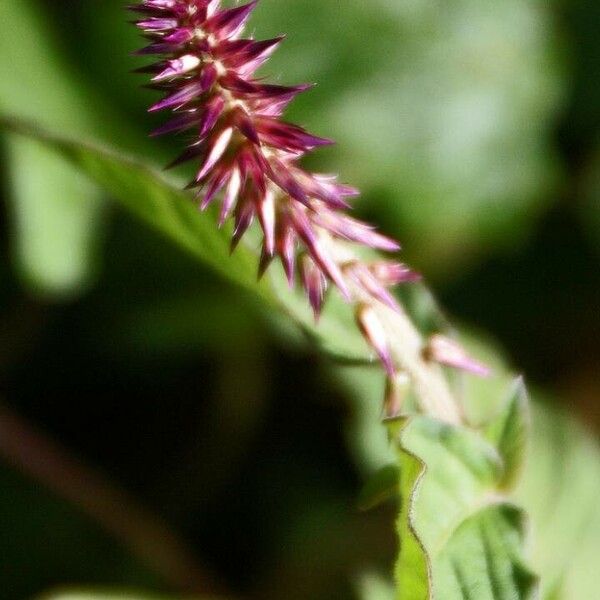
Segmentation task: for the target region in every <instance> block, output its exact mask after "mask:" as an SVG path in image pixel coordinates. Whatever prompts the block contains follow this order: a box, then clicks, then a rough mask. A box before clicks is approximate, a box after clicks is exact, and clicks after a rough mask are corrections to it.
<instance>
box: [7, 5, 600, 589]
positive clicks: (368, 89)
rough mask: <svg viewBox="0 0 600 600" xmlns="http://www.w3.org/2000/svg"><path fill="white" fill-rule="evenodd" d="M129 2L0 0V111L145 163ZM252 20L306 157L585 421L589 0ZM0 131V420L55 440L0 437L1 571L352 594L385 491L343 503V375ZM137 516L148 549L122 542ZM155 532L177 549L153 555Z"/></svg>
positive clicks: (598, 91)
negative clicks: (314, 142)
mask: <svg viewBox="0 0 600 600" xmlns="http://www.w3.org/2000/svg"><path fill="white" fill-rule="evenodd" d="M129 19H130V16H129V15H127V13H126V12H125V11H124V7H123V2H122V1H121V0H62V1H61V2H50V1H44V0H2V2H1V3H0V22H1V23H2V35H1V36H0V111H2V112H3V113H9V114H16V115H20V116H25V117H30V118H34V119H35V120H37V121H39V122H41V123H43V124H44V125H46V126H47V127H49V128H52V129H53V130H58V131H62V132H65V133H69V134H72V135H77V136H80V137H83V138H85V139H88V138H89V139H100V140H103V141H105V142H107V143H110V144H111V145H113V146H117V147H120V148H123V149H125V150H126V151H128V152H131V153H135V154H137V155H141V156H143V157H145V158H146V159H147V160H149V161H150V162H152V163H153V164H156V165H162V164H165V162H166V161H167V158H168V157H169V156H170V155H172V154H173V152H175V151H176V148H177V147H178V142H177V141H175V142H173V141H165V140H161V141H157V140H149V139H148V138H147V132H148V131H149V130H151V129H152V128H153V127H154V126H155V125H156V123H157V117H155V116H149V115H148V114H147V112H146V107H147V106H148V105H149V103H150V102H151V101H152V99H153V98H154V95H153V94H152V92H150V91H148V90H144V89H141V88H139V87H138V85H139V84H141V83H143V82H142V81H141V79H140V78H139V76H136V75H132V74H131V73H130V71H131V70H132V69H134V68H136V67H139V66H140V65H141V64H143V61H140V60H139V59H136V58H133V57H132V56H131V52H132V51H133V50H134V49H136V48H137V47H139V46H140V43H141V40H140V39H139V38H138V36H137V33H136V32H135V30H134V28H133V27H131V26H130V25H128V23H127V21H128V20H129ZM251 30H252V31H254V32H255V33H256V35H257V36H261V37H271V36H273V35H277V34H279V33H282V32H285V33H287V34H288V39H287V41H286V42H285V44H284V45H283V47H282V48H281V49H280V50H279V52H278V53H277V54H276V56H275V57H274V58H273V59H272V61H271V62H270V63H269V65H268V67H267V68H266V71H265V72H266V73H268V74H269V75H271V76H272V77H273V78H275V79H276V80H278V81H281V82H284V83H294V82H299V81H311V82H316V83H318V85H317V87H316V88H315V89H314V90H313V91H311V92H310V93H307V94H304V95H303V96H302V97H301V98H299V99H298V101H297V102H296V103H295V105H294V106H293V107H292V109H291V110H290V113H289V115H290V117H291V118H293V119H294V120H295V121H297V122H299V123H301V124H303V125H305V126H307V127H309V128H310V129H312V130H314V131H316V132H317V133H318V134H321V135H325V136H328V137H334V138H335V139H336V140H337V141H338V145H337V146H336V147H334V148H332V149H328V150H326V151H322V152H320V153H319V154H318V155H317V156H315V157H313V158H312V159H311V160H312V164H313V165H315V166H318V167H319V168H320V169H324V170H333V171H336V172H339V173H340V174H341V176H342V178H343V179H344V180H347V181H349V182H351V183H353V184H356V185H358V186H359V187H361V189H362V190H363V196H362V198H361V199H360V200H359V202H358V203H357V206H356V211H357V213H359V214H360V215H361V216H363V217H365V218H367V219H370V220H372V221H374V222H376V223H378V224H379V225H380V226H381V228H382V229H384V230H385V231H387V232H389V233H390V234H392V235H394V236H396V237H398V238H399V239H401V240H402V241H403V244H404V258H405V259H406V261H407V262H409V263H410V264H411V265H413V266H414V267H415V268H416V269H418V270H420V271H421V272H422V273H424V274H425V276H426V280H427V282H428V284H429V285H430V286H431V287H432V288H433V289H434V291H435V293H436V295H437V297H438V298H439V299H440V301H441V303H442V305H443V306H444V307H445V309H446V310H447V312H448V313H449V314H450V315H452V317H453V318H454V319H455V320H456V321H457V322H459V323H462V324H464V325H465V326H467V327H468V328H470V329H471V330H475V331H479V332H482V333H483V335H485V336H486V337H488V338H490V339H493V340H495V341H496V342H497V344H498V345H499V347H501V348H502V349H503V351H504V353H505V355H506V356H507V357H508V359H509V361H510V362H511V363H512V364H513V365H516V366H517V368H518V370H520V371H524V372H525V373H526V374H527V378H528V381H529V383H530V384H531V385H532V387H533V388H534V389H539V390H543V395H544V396H545V397H546V396H547V397H548V398H550V401H552V402H555V403H558V404H560V405H562V406H564V407H566V409H567V410H568V411H569V412H571V413H572V414H575V415H577V417H578V418H579V419H580V420H582V421H584V422H585V423H586V424H587V426H588V427H589V428H591V429H593V430H594V431H596V432H598V430H599V428H600V404H599V403H598V400H599V399H600V376H599V375H598V373H599V367H600V269H599V266H600V170H599V169H600V35H599V32H600V4H599V3H598V2H597V1H595V0H571V1H570V2H565V1H561V0H554V1H541V0H504V1H503V2H491V1H488V0H447V1H445V2H437V1H434V0H372V1H371V2H363V1H360V0H346V2H338V1H337V0H262V1H261V3H260V5H259V7H258V9H257V10H256V14H255V16H254V18H253V19H252V21H251ZM0 142H1V145H0V153H1V156H2V159H1V160H0V190H1V192H0V193H1V198H2V202H1V204H0V210H1V212H2V216H1V218H0V219H1V221H0V222H1V225H0V226H1V231H0V239H1V244H2V253H1V255H0V282H1V285H0V309H1V312H0V394H1V397H0V402H1V405H2V407H3V408H2V409H1V410H0V412H1V413H2V415H4V416H3V421H2V425H1V427H2V429H1V431H0V433H2V432H4V434H5V435H7V436H8V437H9V438H10V436H11V435H12V436H13V437H14V436H16V437H17V438H18V439H24V436H26V435H31V436H34V437H33V441H32V447H36V446H35V444H36V443H40V444H42V443H45V442H44V440H45V439H46V436H49V437H50V438H51V439H52V440H54V442H53V444H56V446H54V445H53V446H52V447H51V448H50V449H49V448H46V447H45V446H44V447H41V448H40V449H41V450H44V449H45V450H46V452H47V454H43V453H42V455H43V456H46V457H47V458H46V462H45V463H44V465H42V467H41V471H42V472H43V474H42V475H41V476H40V475H39V473H38V476H37V477H32V473H31V472H26V471H27V469H25V470H24V469H23V468H19V467H17V466H15V464H13V463H12V462H11V460H9V459H8V458H7V457H8V456H10V454H11V452H10V448H9V447H8V446H10V444H8V443H5V444H2V445H1V446H2V452H3V453H4V454H5V457H4V459H1V460H0V540H1V541H0V544H1V548H2V549H1V551H0V555H1V559H0V596H1V597H2V598H4V599H5V600H20V599H23V598H30V597H33V596H36V595H37V594H40V593H42V592H44V591H46V590H48V589H51V588H53V587H57V586H62V585H73V586H118V587H131V588H140V589H146V590H150V591H156V592H169V591H181V590H182V589H184V588H186V587H187V588H190V587H192V588H193V586H194V583H193V581H194V574H196V575H198V574H199V571H200V570H205V571H208V572H210V573H211V575H210V576H207V577H210V578H211V579H213V580H215V581H216V582H217V583H216V587H220V588H225V589H227V590H231V591H232V592H233V593H235V594H242V595H244V596H247V597H252V598H265V599H271V598H272V599H276V598H286V599H289V600H294V599H296V598H297V599H300V598H303V599H306V598H310V599H315V600H321V599H323V600H325V599H331V600H339V599H346V598H355V597H358V596H357V595H356V594H357V593H358V592H357V590H358V588H359V587H360V586H359V585H358V584H357V582H358V580H359V579H360V576H361V573H364V572H365V571H367V570H374V571H377V570H379V571H381V572H385V570H386V569H387V568H389V565H390V564H391V561H392V560H393V555H394V550H395V539H394V534H393V519H394V510H395V509H394V506H393V505H391V506H390V505H386V506H384V507H382V508H380V509H377V510H375V511H373V512H370V513H366V514H363V513H360V512H358V511H357V509H356V498H357V496H358V492H359V490H360V487H361V485H362V482H363V481H364V479H365V476H366V473H368V471H369V469H370V467H371V466H372V463H373V462H376V461H374V459H372V458H370V455H369V451H368V450H365V448H367V449H368V448H369V447H370V446H369V445H370V441H369V440H365V439H364V437H361V436H365V435H367V434H366V433H365V429H364V428H360V427H357V426H355V420H356V403H355V401H354V400H353V399H352V397H351V395H350V394H347V393H344V391H343V388H340V386H339V385H336V383H335V381H334V380H335V377H332V376H331V373H330V371H329V370H328V369H327V368H326V367H325V366H324V364H323V362H322V360H321V359H320V358H319V357H318V356H317V355H316V353H314V352H312V351H311V350H310V348H307V347H306V346H304V345H301V344H296V343H294V342H293V341H290V338H289V336H288V335H286V334H280V335H278V334H276V333H274V330H273V328H272V327H269V326H268V324H267V321H268V318H265V315H264V314H262V313H261V310H260V308H257V307H256V306H255V305H254V303H253V302H252V301H251V300H250V299H248V298H246V297H245V296H244V295H243V294H240V293H239V292H238V291H237V290H234V289H233V288H231V287H230V286H229V285H227V284H225V283H223V282H222V281H221V280H220V279H218V278H217V277H216V276H214V275H213V274H212V273H211V272H209V271H206V270H204V269H203V268H202V267H201V266H199V265H198V264H197V263H196V262H194V261H193V260H192V259H191V258H189V257H188V256H187V255H186V254H184V253H183V252H182V251H180V250H179V249H177V248H174V247H173V246H172V245H171V244H170V243H169V242H168V241H166V240H164V239H163V238H161V237H160V236H159V235H158V234H156V233H155V232H153V231H151V230H149V229H148V228H146V227H145V226H144V225H142V224H140V223H139V222H137V221H136V220H135V219H134V218H132V217H130V216H129V215H128V214H126V213H125V212H123V211H122V210H120V209H119V208H117V207H116V206H115V205H113V204H112V203H111V202H110V198H108V197H106V196H105V195H103V194H102V193H101V192H99V191H98V190H97V189H96V188H94V187H93V186H92V185H91V184H90V183H89V182H88V181H87V180H85V179H84V178H83V177H81V176H79V175H77V174H75V173H73V172H71V171H70V170H69V168H67V167H65V166H64V165H63V164H62V163H60V162H58V161H57V160H56V159H55V158H53V157H51V156H50V155H48V154H47V153H46V152H45V151H43V150H42V149H41V148H39V147H37V146H36V145H35V144H32V143H31V142H26V141H23V140H21V139H17V138H12V137H9V136H8V135H4V136H2V137H1V138H0ZM377 393H378V391H377V390H376V391H375V393H374V394H373V396H374V397H377ZM16 415H19V416H18V417H17V416H16ZM22 428H24V429H22ZM31 428H34V431H33V432H32V430H31ZM36 432H37V433H36ZM373 435H383V432H378V433H377V434H373ZM357 438H360V439H357ZM34 442H35V443H34ZM378 443H380V442H379V441H378V442H376V443H375V445H377V444H378ZM48 456H52V457H54V458H56V461H57V462H56V465H54V463H53V461H52V459H50V458H48ZM30 458H31V461H32V464H33V467H32V468H33V469H34V470H35V469H36V468H37V467H36V457H30ZM79 461H81V462H79ZM38 466H39V465H38ZM54 467H56V470H53V468H54ZM90 473H94V475H93V476H92V475H90ZM44 474H45V475H44ZM46 475H47V481H46V482H45V483H43V482H42V480H43V479H44V477H45V476H46ZM57 477H58V479H59V480H61V481H62V482H63V483H62V484H60V483H59V484H57V485H56V486H55V487H53V485H54V484H53V483H52V482H53V481H54V482H55V481H56V478H57ZM88 478H90V479H88ZM65 481H67V485H66V486H65V485H64V482H65ZM108 482H110V483H108ZM65 487H66V490H65ZM107 489H108V490H110V491H107ZM114 489H119V490H124V492H121V491H120V492H114ZM86 490H87V491H86ZM90 490H92V498H91V499H90V498H89V493H90ZM86 494H87V500H86V499H85V498H86ZM102 494H108V500H107V503H108V504H104V503H103V501H102V499H101V500H100V501H99V502H94V497H96V500H97V496H100V497H102ZM82 496H83V497H84V498H83V499H82ZM111 502H112V505H113V507H114V510H115V513H114V514H112V517H113V518H112V521H115V522H116V525H115V523H114V522H113V524H112V527H113V530H112V533H111V532H109V531H108V530H107V529H110V528H111V527H110V526H108V528H107V520H108V522H109V523H111V522H112V521H111V518H110V517H111V514H110V513H111V511H108V512H109V514H108V515H107V514H106V505H111ZM82 503H83V506H82ZM86 503H87V504H86ZM88 504H91V505H92V508H91V509H90V507H89V506H88ZM98 505H100V508H98ZM140 506H143V507H144V509H141V508H139V507H140ZM94 507H95V508H94ZM96 509H97V510H98V511H99V513H100V515H99V517H98V518H91V517H90V510H91V512H92V513H93V512H94V510H96ZM115 515H116V516H115ZM138 518H139V519H140V523H141V525H140V527H141V529H142V531H141V533H140V532H139V531H138V533H139V536H140V537H139V539H138V540H137V541H138V544H139V545H141V546H144V547H146V549H148V548H153V545H154V546H158V547H157V548H154V550H152V549H151V550H150V551H149V552H150V554H151V555H152V556H151V557H150V558H149V560H148V556H146V559H144V551H142V552H141V553H140V552H136V551H133V552H132V551H131V547H128V544H129V546H131V539H129V542H124V539H123V534H124V531H125V537H127V536H129V538H131V535H130V534H131V531H129V529H131V527H127V523H129V524H130V525H131V523H132V522H134V523H136V524H137V521H136V519H138ZM157 520H160V523H158V522H157ZM123 521H124V522H125V525H123ZM163 527H165V528H168V530H169V531H170V533H169V534H168V535H167V534H165V533H164V531H163ZM133 529H135V527H134V528H133ZM155 530H156V531H155ZM136 531H137V530H136ZM153 531H154V533H152V532H153ZM149 532H150V533H149ZM171 535H173V536H177V538H178V539H180V540H184V542H181V543H182V544H183V543H185V545H186V546H187V549H186V550H182V549H181V548H179V546H178V545H173V547H171V546H170V545H169V544H168V543H167V542H166V541H165V543H164V546H163V548H162V549H163V550H164V552H163V553H162V554H164V556H155V555H161V552H160V546H161V544H160V543H158V544H157V543H156V542H157V540H158V541H159V542H160V539H163V540H166V539H167V538H168V539H171V538H170V536H171ZM161 536H162V538H161ZM182 553H183V554H182ZM183 555H185V557H188V555H190V556H192V557H193V558H190V563H193V564H190V565H189V568H188V566H187V565H186V564H184V563H185V561H184V560H183V558H182V557H183ZM173 560H174V561H175V563H176V564H178V565H179V567H181V568H180V569H178V568H172V569H169V568H167V569H166V571H168V572H169V573H170V574H171V576H168V575H167V576H165V572H164V571H165V569H164V565H165V564H166V565H168V564H169V561H173ZM154 563H160V564H162V565H163V569H162V572H161V568H160V567H158V568H152V566H151V564H154ZM149 565H150V566H149ZM198 565H201V566H198ZM178 571H181V573H179V572H178ZM199 575H202V574H201V573H200V574H199ZM376 593H377V592H376V591H373V592H372V593H371V596H370V597H371V598H375V594H376ZM574 600H577V599H574Z"/></svg>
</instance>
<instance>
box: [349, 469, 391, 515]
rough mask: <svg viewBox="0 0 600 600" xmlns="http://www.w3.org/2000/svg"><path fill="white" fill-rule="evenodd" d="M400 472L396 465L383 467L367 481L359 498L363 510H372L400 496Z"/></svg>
mask: <svg viewBox="0 0 600 600" xmlns="http://www.w3.org/2000/svg"><path fill="white" fill-rule="evenodd" d="M399 478H400V471H399V470H398V467H397V466H396V465H386V466H385V467H382V468H381V469H379V471H377V473H375V475H373V476H372V477H371V479H369V481H367V483H366V485H365V486H364V488H363V489H362V491H361V493H360V496H359V498H358V507H359V508H360V509H361V510H370V509H371V508H374V507H375V506H377V505H379V504H381V503H382V502H385V501H386V500H388V499H390V498H394V497H396V496H397V495H398V481H399Z"/></svg>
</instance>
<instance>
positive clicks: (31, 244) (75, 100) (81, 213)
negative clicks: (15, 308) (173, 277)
mask: <svg viewBox="0 0 600 600" xmlns="http://www.w3.org/2000/svg"><path fill="white" fill-rule="evenodd" d="M0 22H2V23H4V24H5V25H6V26H5V27H4V28H3V31H2V36H0V110H1V111H3V112H10V113H12V114H15V115H19V116H20V117H22V118H24V117H26V118H34V119H36V121H38V122H40V123H43V124H44V125H47V126H50V127H53V128H54V129H56V130H60V131H62V132H64V133H69V134H73V135H79V136H83V137H89V136H90V135H95V136H97V137H102V136H106V137H109V138H110V137H114V138H116V139H119V143H120V144H121V145H122V146H123V145H125V146H127V145H131V146H134V147H138V146H139V143H136V142H135V141H133V140H135V139H136V137H137V136H134V135H132V133H131V128H130V126H129V125H128V124H127V122H126V121H125V122H124V120H123V118H120V117H118V116H117V115H116V114H115V113H114V112H113V111H112V109H111V108H110V107H109V106H108V105H107V104H105V103H103V101H102V98H99V97H98V93H97V90H95V89H94V88H93V86H91V85H89V83H88V82H87V81H85V79H84V77H83V76H82V74H78V73H76V72H74V71H73V69H72V68H71V65H70V64H69V62H68V61H67V60H65V59H64V57H63V56H62V55H61V51H60V50H59V44H58V43H57V41H56V40H55V39H54V38H53V35H52V33H51V32H50V28H49V27H48V22H47V21H46V22H45V21H44V19H43V16H42V13H41V11H40V10H39V8H37V7H36V4H35V3H32V2H31V0H19V1H18V2H14V1H10V0H9V1H6V2H2V3H0ZM139 139H140V140H143V137H141V136H140V138H139ZM9 153H10V159H11V160H10V164H9V166H10V169H9V177H10V182H11V183H12V190H11V192H12V195H11V197H10V199H11V200H12V203H13V205H14V208H13V213H14V215H15V222H16V227H15V230H14V236H13V244H14V248H15V250H14V253H15V256H16V259H17V264H18V266H19V267H20V269H21V271H22V273H23V276H24V279H25V281H27V282H29V283H32V284H33V285H34V288H35V289H36V291H41V292H44V293H46V294H51V295H53V294H58V295H64V294H69V293H76V292H78V291H80V290H81V289H82V288H83V287H84V286H85V284H86V283H87V282H89V280H90V278H91V277H92V276H93V270H94V266H95V258H94V252H93V249H94V247H95V246H96V245H97V242H98V238H99V236H100V235H101V232H102V230H103V224H104V219H103V218H102V214H101V213H102V205H101V203H100V194H99V192H98V190H97V188H96V187H95V186H92V185H91V184H90V183H89V182H87V181H85V179H84V178H83V177H82V176H81V175H79V174H77V173H75V171H74V170H73V169H72V168H69V167H67V166H65V165H62V164H59V163H58V161H57V159H56V158H55V157H53V156H52V155H51V154H49V153H48V151H47V149H45V148H43V147H41V146H39V145H36V144H32V143H30V142H25V141H20V142H15V141H14V140H12V139H11V140H10V142H9Z"/></svg>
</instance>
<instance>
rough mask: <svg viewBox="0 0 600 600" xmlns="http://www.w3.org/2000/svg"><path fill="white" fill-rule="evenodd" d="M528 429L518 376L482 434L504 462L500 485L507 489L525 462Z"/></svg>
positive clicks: (524, 393) (523, 392)
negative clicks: (500, 407) (504, 401)
mask: <svg viewBox="0 0 600 600" xmlns="http://www.w3.org/2000/svg"><path fill="white" fill-rule="evenodd" d="M529 429H530V427H529V401H528V398H527V390H526V389H525V385H524V384H523V381H522V380H521V379H519V380H517V381H516V382H515V385H514V386H513V388H512V389H511V391H510V394H509V396H508V398H507V400H506V404H505V405H504V406H503V407H502V409H501V411H500V412H499V413H498V415H496V417H495V418H494V419H492V420H491V421H490V423H488V425H487V427H486V430H485V436H486V437H487V439H488V440H490V442H491V443H492V444H493V446H494V448H496V449H497V450H498V452H499V453H500V456H501V457H502V461H503V463H504V474H503V476H502V481H501V482H500V486H499V487H500V488H501V489H510V488H511V487H512V486H513V485H514V484H515V483H516V482H517V481H518V478H519V475H520V474H521V470H522V468H523V464H524V462H525V451H526V446H527V439H528V437H529Z"/></svg>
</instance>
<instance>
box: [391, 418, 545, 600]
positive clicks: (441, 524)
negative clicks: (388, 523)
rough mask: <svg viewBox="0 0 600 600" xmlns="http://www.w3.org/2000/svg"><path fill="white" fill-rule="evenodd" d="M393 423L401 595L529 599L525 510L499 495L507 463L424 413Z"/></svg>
mask: <svg viewBox="0 0 600 600" xmlns="http://www.w3.org/2000/svg"><path fill="white" fill-rule="evenodd" d="M391 427H392V431H393V432H394V438H395V440H396V443H397V447H398V453H399V461H400V467H401V490H402V511H401V515H400V518H399V521H398V530H399V534H400V539H401V544H402V546H401V549H400V557H399V560H398V562H397V565H396V581H397V585H398V590H397V598H398V600H428V599H429V598H439V599H440V600H470V599H471V598H477V599H478V600H486V599H489V600H504V599H506V600H515V599H517V598H519V599H526V598H527V599H529V598H534V597H535V593H536V589H537V578H536V577H535V575H534V574H533V573H532V572H531V571H530V570H529V568H528V567H527V566H526V565H525V562H524V557H523V550H522V546H523V543H524V536H525V534H524V531H525V526H524V525H525V523H524V517H523V513H522V512H521V511H520V510H519V509H517V508H516V507H515V506H513V505H511V504H509V503H508V502H507V501H506V499H503V498H502V497H501V496H499V495H498V487H499V484H500V482H501V479H502V474H503V468H504V467H503V463H502V458H501V456H500V455H499V454H498V453H497V452H496V450H495V449H494V447H493V446H491V445H490V444H489V443H488V442H486V441H485V440H484V439H483V437H481V436H480V435H479V434H477V433H475V432H473V431H470V430H467V429H462V428H458V427H452V426H449V425H444V424H442V423H439V422H436V421H432V420H430V419H428V418H423V417H419V418H415V419H412V420H409V421H407V422H406V423H404V424H403V423H401V422H400V423H393V424H392V425H391Z"/></svg>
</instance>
